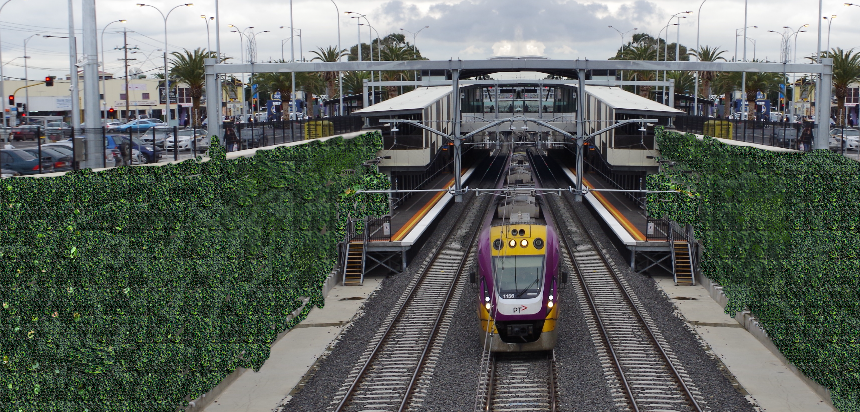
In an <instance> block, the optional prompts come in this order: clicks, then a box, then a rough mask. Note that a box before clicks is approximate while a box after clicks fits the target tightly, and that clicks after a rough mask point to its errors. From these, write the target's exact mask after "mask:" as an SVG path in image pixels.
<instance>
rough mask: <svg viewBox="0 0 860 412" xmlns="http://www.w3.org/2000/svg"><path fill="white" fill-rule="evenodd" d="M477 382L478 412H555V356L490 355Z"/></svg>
mask: <svg viewBox="0 0 860 412" xmlns="http://www.w3.org/2000/svg"><path fill="white" fill-rule="evenodd" d="M487 372H488V373H487V374H483V375H482V376H481V381H480V382H479V385H480V388H481V392H480V393H479V396H478V399H479V402H478V403H476V406H477V408H476V409H477V410H479V411H497V412H506V411H555V410H556V391H557V388H556V380H555V375H556V371H555V353H554V352H552V351H549V352H524V353H510V354H507V353H506V354H496V355H491V357H490V363H489V369H488V371H487Z"/></svg>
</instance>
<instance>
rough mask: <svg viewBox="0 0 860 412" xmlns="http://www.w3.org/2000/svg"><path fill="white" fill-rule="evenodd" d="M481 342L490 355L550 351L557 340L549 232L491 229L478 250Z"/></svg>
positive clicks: (528, 227) (555, 256) (555, 272)
mask: <svg viewBox="0 0 860 412" xmlns="http://www.w3.org/2000/svg"><path fill="white" fill-rule="evenodd" d="M478 253H479V255H478V274H479V277H478V279H477V286H478V298H479V300H480V302H479V305H478V315H479V317H480V319H481V331H480V335H481V343H482V344H483V347H484V348H487V347H488V345H489V349H490V351H492V352H526V351H541V350H551V349H552V348H553V347H555V343H556V341H557V340H558V333H557V330H556V320H557V319H558V288H559V286H560V284H561V279H560V277H561V276H560V275H561V273H560V271H559V250H558V239H557V237H556V235H555V232H554V231H553V230H552V227H550V226H546V225H535V224H507V225H500V226H492V227H490V228H489V229H487V230H485V231H484V232H483V233H482V235H481V240H480V246H479V250H478Z"/></svg>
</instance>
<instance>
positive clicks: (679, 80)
mask: <svg viewBox="0 0 860 412" xmlns="http://www.w3.org/2000/svg"><path fill="white" fill-rule="evenodd" d="M666 79H668V80H674V81H675V93H681V94H693V92H694V91H695V87H696V81H695V78H693V73H692V72H689V71H686V70H681V71H670V72H667V73H666Z"/></svg>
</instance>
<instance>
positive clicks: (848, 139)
mask: <svg viewBox="0 0 860 412" xmlns="http://www.w3.org/2000/svg"><path fill="white" fill-rule="evenodd" d="M830 137H831V139H834V138H835V139H836V140H839V141H842V140H843V139H844V140H845V143H844V145H845V149H846V150H858V149H860V130H857V129H842V128H839V129H830ZM831 146H832V145H831ZM837 147H838V146H837Z"/></svg>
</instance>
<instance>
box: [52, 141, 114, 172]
mask: <svg viewBox="0 0 860 412" xmlns="http://www.w3.org/2000/svg"><path fill="white" fill-rule="evenodd" d="M107 137H109V136H106V138H105V167H113V166H117V165H119V164H121V163H122V159H121V155H120V152H119V146H118V145H117V144H116V142H114V140H113V138H109V139H108V138H107ZM109 146H111V147H109ZM45 147H49V148H51V149H55V150H59V151H62V152H63V153H66V154H68V155H69V156H71V158H72V159H74V157H75V155H74V149H73V148H72V142H71V140H63V141H60V142H56V143H47V144H43V145H42V148H45Z"/></svg>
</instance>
